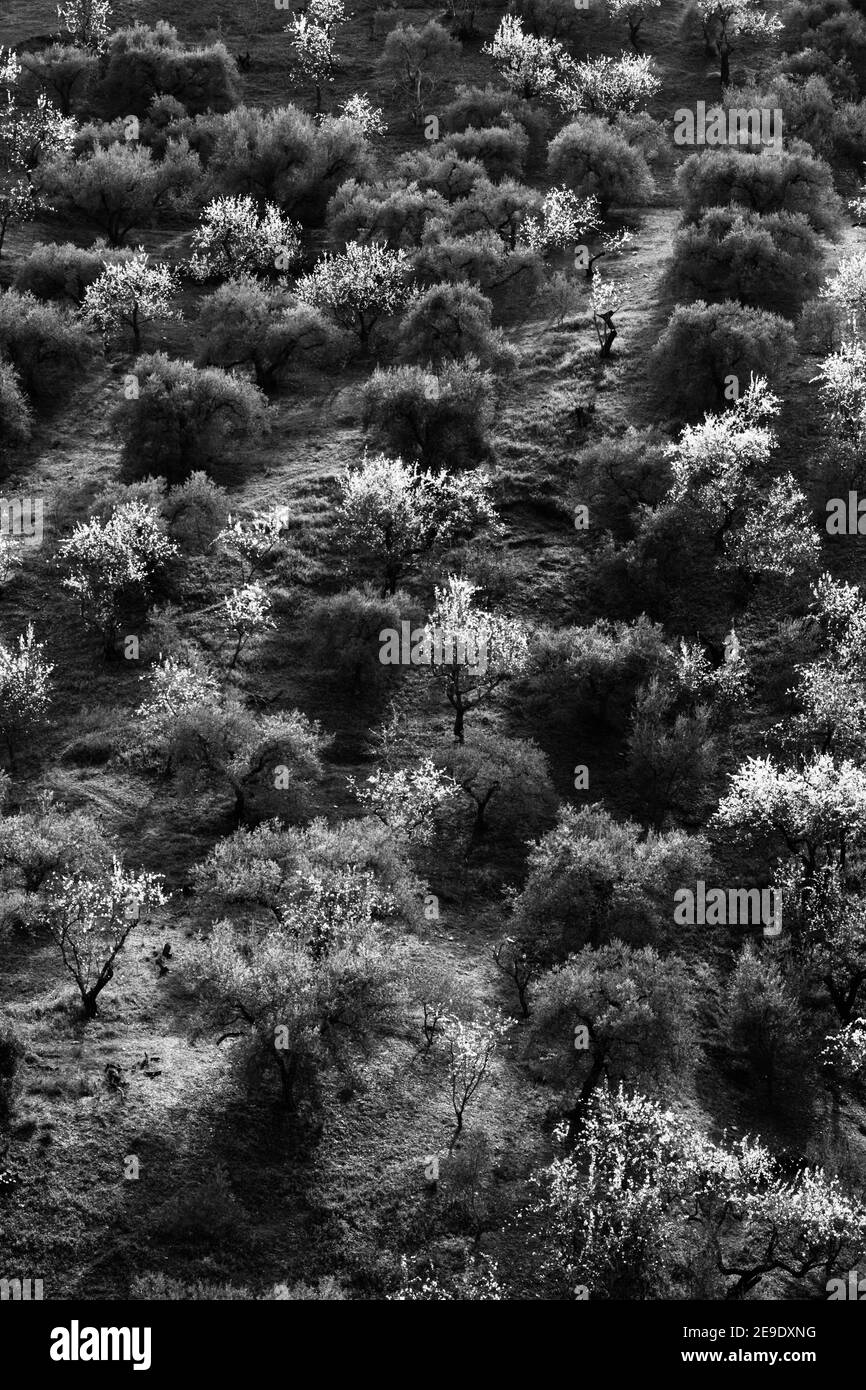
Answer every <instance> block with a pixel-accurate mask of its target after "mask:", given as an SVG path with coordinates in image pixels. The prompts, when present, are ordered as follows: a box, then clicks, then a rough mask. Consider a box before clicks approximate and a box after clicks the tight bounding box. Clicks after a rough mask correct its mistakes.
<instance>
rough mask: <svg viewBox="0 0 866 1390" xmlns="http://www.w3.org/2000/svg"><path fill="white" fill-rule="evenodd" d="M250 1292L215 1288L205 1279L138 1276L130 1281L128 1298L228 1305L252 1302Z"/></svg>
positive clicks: (222, 1286) (237, 1287)
mask: <svg viewBox="0 0 866 1390" xmlns="http://www.w3.org/2000/svg"><path fill="white" fill-rule="evenodd" d="M254 1296H255V1295H254V1294H253V1293H252V1290H251V1289H249V1288H247V1287H246V1286H245V1285H242V1284H216V1283H214V1282H213V1281H211V1280H207V1279H193V1280H186V1279H172V1278H171V1277H170V1276H169V1275H168V1274H162V1273H153V1274H139V1275H136V1277H135V1279H133V1281H132V1284H131V1285H130V1289H129V1297H130V1299H133V1300H141V1301H144V1302H147V1303H153V1302H167V1303H168V1302H170V1303H191V1302H198V1301H205V1300H206V1301H207V1302H208V1303H214V1302H228V1301H229V1300H236V1301H237V1300H243V1301H245V1302H249V1301H251V1300H252V1299H253V1298H254Z"/></svg>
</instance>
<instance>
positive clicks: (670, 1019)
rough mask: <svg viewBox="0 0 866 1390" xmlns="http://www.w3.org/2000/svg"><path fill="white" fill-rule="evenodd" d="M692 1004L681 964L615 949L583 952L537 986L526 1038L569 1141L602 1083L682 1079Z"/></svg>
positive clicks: (691, 1042) (692, 1043)
mask: <svg viewBox="0 0 866 1390" xmlns="http://www.w3.org/2000/svg"><path fill="white" fill-rule="evenodd" d="M696 1003H697V1001H696V998H695V991H694V988H693V985H692V983H691V980H690V978H689V972H688V969H687V967H686V964H685V961H684V960H683V959H682V958H681V957H679V956H676V955H666V956H662V955H660V954H658V953H657V952H656V951H655V950H654V949H653V948H652V946H644V947H641V948H637V949H636V948H633V947H631V946H627V945H625V944H624V943H623V942H622V941H613V942H611V943H610V944H609V945H606V946H601V947H599V948H598V949H597V950H594V949H592V948H591V947H589V946H585V947H584V948H583V949H582V950H581V951H579V952H578V953H577V954H576V955H570V956H569V957H568V959H567V960H566V961H565V962H564V963H563V964H562V965H557V966H554V968H553V969H552V970H551V971H549V972H548V974H546V975H543V976H542V977H541V979H540V980H538V982H537V984H536V989H535V1012H534V1016H533V1019H532V1031H533V1035H534V1037H535V1038H536V1039H537V1040H538V1041H539V1042H540V1044H541V1046H542V1047H543V1049H544V1061H543V1063H542V1066H543V1067H544V1074H545V1077H548V1076H549V1077H550V1079H552V1080H555V1081H558V1082H559V1084H560V1086H562V1087H563V1089H564V1092H565V1096H566V1098H567V1101H568V1117H569V1122H570V1130H571V1134H572V1137H573V1136H574V1134H575V1132H576V1130H577V1129H578V1128H579V1126H580V1121H581V1120H582V1119H583V1118H584V1116H585V1113H586V1108H587V1106H588V1104H589V1102H590V1100H591V1098H592V1096H593V1093H594V1091H595V1090H596V1087H598V1086H599V1084H600V1082H601V1080H602V1077H606V1078H608V1079H609V1080H610V1081H614V1082H619V1081H623V1080H625V1081H628V1082H630V1083H632V1084H634V1083H637V1082H639V1081H640V1082H644V1083H646V1082H647V1081H650V1080H655V1079H658V1078H660V1077H662V1076H665V1075H667V1076H668V1077H671V1076H674V1077H677V1076H679V1077H682V1076H683V1074H684V1073H686V1074H687V1073H688V1070H689V1068H690V1065H691V1064H692V1063H693V1062H694V1057H695V1053H696V1028H695V1015H696V1012H697V1009H696ZM581 1025H582V1027H583V1032H584V1039H583V1045H582V1046H581V1045H580V1043H579V1042H578V1041H576V1032H577V1029H578V1027H580V1026H581ZM551 1044H552V1045H551Z"/></svg>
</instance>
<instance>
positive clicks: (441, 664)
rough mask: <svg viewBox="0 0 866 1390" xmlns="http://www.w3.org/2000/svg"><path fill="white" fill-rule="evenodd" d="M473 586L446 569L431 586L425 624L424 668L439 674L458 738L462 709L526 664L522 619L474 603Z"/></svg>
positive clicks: (526, 640) (460, 739) (526, 637)
mask: <svg viewBox="0 0 866 1390" xmlns="http://www.w3.org/2000/svg"><path fill="white" fill-rule="evenodd" d="M477 590H478V585H477V584H472V583H470V581H469V580H468V579H461V578H459V577H458V576H457V575H454V574H450V575H449V576H448V581H447V583H446V584H445V585H444V586H443V587H442V588H440V587H439V586H438V585H437V587H436V607H435V608H434V610H433V612H432V613H431V614H430V617H429V618H428V620H427V625H426V628H425V639H426V646H427V650H428V651H429V653H430V663H429V665H430V670H431V671H433V672H434V673H435V674H436V675H437V676H438V677H439V678H440V679H442V678H444V684H445V694H446V697H447V699H448V703H449V704H450V705H451V707H452V709H453V710H454V737H455V739H456V741H457V742H458V743H463V741H464V723H465V719H466V715H467V714H468V712H469V711H470V710H471V709H475V708H477V706H478V705H480V704H482V703H483V702H484V701H485V700H487V699H488V698H489V697H490V696H491V695H492V694H493V692H494V691H495V690H496V689H497V688H498V686H500V685H501V684H502V683H503V681H506V680H510V679H511V678H512V676H516V675H519V674H520V672H521V671H524V670H525V669H526V667H527V665H528V664H529V635H528V632H527V629H526V627H525V626H524V624H523V623H522V622H520V620H519V619H517V618H510V617H508V616H506V615H505V614H502V613H488V612H486V611H485V610H484V609H481V608H476V607H475V604H474V596H475V594H476V592H477Z"/></svg>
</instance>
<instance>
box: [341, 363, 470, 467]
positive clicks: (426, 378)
mask: <svg viewBox="0 0 866 1390" xmlns="http://www.w3.org/2000/svg"><path fill="white" fill-rule="evenodd" d="M492 395H493V379H492V377H491V375H490V373H489V372H487V371H482V370H481V369H480V368H479V367H478V365H477V363H475V362H473V361H472V360H471V359H468V360H467V359H464V360H463V361H460V362H455V363H453V364H451V365H448V366H445V367H443V368H442V370H441V371H440V372H439V374H438V375H434V374H433V373H432V372H430V371H427V370H425V369H424V368H422V367H394V368H387V369H384V370H383V369H381V368H377V370H376V371H375V372H374V373H373V375H372V377H370V379H369V381H368V382H366V384H365V386H364V389H363V401H364V428H365V430H370V431H372V436H373V442H374V444H375V445H376V447H378V448H381V449H384V450H386V451H389V452H393V453H395V454H399V455H400V457H401V458H405V459H417V461H418V462H419V463H420V464H422V465H423V466H424V467H427V468H430V467H434V466H440V465H441V466H443V467H444V466H446V465H447V466H450V467H451V468H462V467H466V466H467V465H468V464H471V463H475V462H476V461H477V460H478V459H479V458H481V457H482V456H483V455H484V453H485V452H486V450H487V430H488V428H489V426H490V423H491V420H492V418H493V400H492Z"/></svg>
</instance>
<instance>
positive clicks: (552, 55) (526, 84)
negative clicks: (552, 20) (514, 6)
mask: <svg viewBox="0 0 866 1390" xmlns="http://www.w3.org/2000/svg"><path fill="white" fill-rule="evenodd" d="M481 52H482V53H486V54H487V55H488V56H489V57H490V58H491V59H492V61H493V65H494V67H496V68H497V70H498V71H499V74H500V76H501V77H502V78H503V79H504V81H505V82H507V84H508V86H509V87H510V88H511V90H512V91H513V92H516V93H517V94H518V96H522V97H526V98H527V99H530V98H532V97H553V96H555V95H556V93H557V91H558V89H559V88H560V87H561V86H562V85H563V84H564V83H567V82H568V81H569V80H570V79H571V77H572V76H573V74H574V66H575V65H574V60H573V59H572V58H571V57H570V55H569V54H568V52H567V51H566V49H565V48H564V47H563V45H562V44H561V43H559V42H558V41H557V40H556V39H544V38H535V37H534V36H533V35H531V34H527V33H525V32H524V29H523V21H522V20H521V19H519V18H517V17H516V16H515V15H505V16H504V17H503V18H502V19H501V20H500V21H499V28H498V29H497V30H496V33H495V34H494V36H493V38H492V40H491V41H490V42H489V43H486V44H485V45H484V47H483V48H482V50H481Z"/></svg>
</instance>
